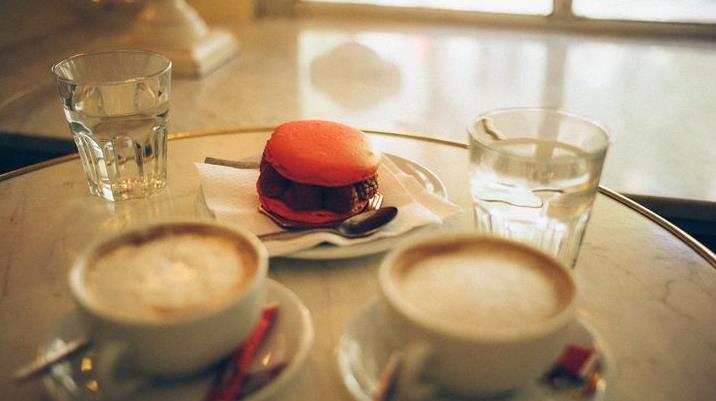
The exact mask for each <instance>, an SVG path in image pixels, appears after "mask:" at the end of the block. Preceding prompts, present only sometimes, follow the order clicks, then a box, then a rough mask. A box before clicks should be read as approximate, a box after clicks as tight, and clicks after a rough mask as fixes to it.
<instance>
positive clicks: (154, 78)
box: [52, 50, 172, 201]
mask: <svg viewBox="0 0 716 401" xmlns="http://www.w3.org/2000/svg"><path fill="white" fill-rule="evenodd" d="M171 68H172V63H171V61H169V60H168V59H167V58H166V57H164V56H161V55H159V54H156V53H151V52H146V51H139V50H116V51H106V52H98V53H88V54H78V55H75V56H72V57H70V58H67V59H65V60H63V61H60V62H59V63H57V64H56V65H55V66H54V67H53V68H52V72H53V73H54V74H55V76H56V78H57V89H58V91H59V95H60V99H61V100H62V103H63V106H64V109H65V117H66V118H67V122H68V123H69V126H70V130H71V131H72V134H73V136H74V140H75V143H76V144H77V149H78V151H79V153H80V158H81V160H82V167H83V168H84V171H85V173H86V175H87V183H88V185H89V189H90V192H91V193H92V194H93V195H95V196H99V197H102V198H104V199H107V200H112V201H116V200H121V199H130V198H142V197H145V196H147V195H148V194H150V193H152V192H154V191H156V190H158V189H160V188H163V187H164V186H165V185H166V179H167V122H168V118H169V95H170V88H171Z"/></svg>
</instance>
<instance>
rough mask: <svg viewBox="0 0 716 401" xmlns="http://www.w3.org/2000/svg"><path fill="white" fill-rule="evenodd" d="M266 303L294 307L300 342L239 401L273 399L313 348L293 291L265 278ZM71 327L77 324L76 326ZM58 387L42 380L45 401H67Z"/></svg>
mask: <svg viewBox="0 0 716 401" xmlns="http://www.w3.org/2000/svg"><path fill="white" fill-rule="evenodd" d="M278 294H280V295H278ZM277 298H278V299H277ZM266 299H267V302H271V301H279V300H288V303H289V304H292V305H293V308H295V310H296V312H295V313H297V314H298V315H299V316H300V319H299V321H300V323H299V325H297V327H299V326H300V331H299V334H298V335H299V336H300V338H299V339H298V343H297V346H296V353H295V355H294V357H293V358H291V360H290V361H289V362H288V365H286V367H285V368H284V369H283V370H282V371H281V373H279V375H278V376H277V377H276V378H275V379H273V380H272V381H271V382H270V383H269V384H267V385H265V386H264V387H262V388H260V389H259V390H257V391H255V392H254V393H252V394H249V395H248V396H246V397H244V398H242V400H243V401H264V400H266V399H268V398H270V397H272V396H273V395H275V394H276V393H277V392H278V391H279V390H281V389H282V388H284V387H286V386H287V385H288V384H290V382H291V380H293V379H294V378H295V377H296V375H297V374H298V373H299V371H300V370H301V368H303V366H304V365H305V364H306V361H307V359H308V356H309V355H310V352H311V349H312V348H313V343H314V341H315V328H314V326H313V320H312V318H311V313H310V311H309V309H308V308H307V307H306V305H305V304H304V303H303V301H302V300H301V299H300V297H299V296H298V295H297V294H296V293H295V292H293V290H291V289H290V288H288V287H286V286H285V285H283V284H282V283H280V282H278V281H276V280H273V279H270V278H267V280H266ZM284 302H286V301H284ZM279 308H280V307H279ZM280 310H281V309H279V319H280V316H281V313H280ZM73 314H75V315H76V314H78V309H77V307H73V308H72V309H70V310H69V311H67V312H66V313H65V314H63V316H62V317H61V318H60V319H58V320H57V321H56V322H55V324H54V326H53V327H52V329H51V331H50V334H49V335H48V336H47V337H46V338H45V339H44V340H43V342H42V344H41V345H40V346H39V347H38V355H41V354H43V352H44V350H45V349H46V348H47V347H48V346H49V345H50V344H51V342H52V341H54V340H56V339H58V338H61V337H60V336H59V335H58V331H59V330H60V328H61V325H62V323H63V321H64V320H65V319H68V318H69V317H70V316H71V315H73ZM73 324H79V322H76V323H73ZM79 329H80V331H84V330H85V329H84V328H79ZM287 329H289V330H288V331H290V332H295V331H293V330H290V329H291V327H287ZM58 386H59V385H57V384H55V383H53V379H52V378H51V375H46V376H45V377H43V378H42V388H43V392H44V393H45V395H46V397H47V399H48V400H53V401H67V398H66V397H63V396H61V395H60V394H58V393H57V392H56V390H55V389H57V388H58ZM196 401H201V400H196Z"/></svg>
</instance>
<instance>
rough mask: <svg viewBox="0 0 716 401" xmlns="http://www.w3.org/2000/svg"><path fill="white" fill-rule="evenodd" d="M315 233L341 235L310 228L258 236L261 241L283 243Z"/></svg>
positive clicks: (331, 230) (324, 229)
mask: <svg viewBox="0 0 716 401" xmlns="http://www.w3.org/2000/svg"><path fill="white" fill-rule="evenodd" d="M315 233H332V234H338V235H342V234H341V233H339V232H338V231H336V230H333V229H330V228H312V229H308V230H296V231H277V232H273V233H268V234H261V235H259V236H258V237H259V239H260V240H261V241H283V240H289V239H294V238H300V237H303V236H304V235H309V234H315Z"/></svg>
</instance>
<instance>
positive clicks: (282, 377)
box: [40, 280, 313, 401]
mask: <svg viewBox="0 0 716 401" xmlns="http://www.w3.org/2000/svg"><path fill="white" fill-rule="evenodd" d="M267 289H268V293H267V298H268V301H269V302H278V303H279V313H278V315H277V318H276V321H275V323H274V326H273V328H272V329H271V331H270V334H269V336H268V337H267V338H266V340H265V343H264V344H263V345H262V348H265V347H269V349H271V350H272V351H273V350H274V349H275V350H276V352H275V353H276V354H281V356H279V358H281V359H284V358H285V359H286V360H287V361H288V364H287V365H286V367H284V368H283V370H281V373H279V374H278V376H276V377H275V378H274V379H273V380H271V382H269V383H268V384H266V385H265V386H264V387H261V388H260V389H258V390H257V391H256V392H254V393H251V394H249V395H248V396H246V397H244V398H242V400H245V401H260V400H265V399H267V398H269V397H271V396H273V395H274V394H275V393H276V392H277V391H279V390H280V389H281V388H283V387H285V386H286V385H287V384H288V383H289V382H290V381H291V380H292V379H293V378H294V377H295V376H296V373H298V371H299V370H300V368H301V366H303V364H304V363H305V361H306V359H307V357H308V353H309V351H310V349H311V345H312V344H313V323H312V322H311V316H310V313H309V311H308V309H307V308H306V306H305V305H304V304H303V303H302V302H301V300H300V299H299V298H298V297H297V296H296V294H294V293H293V292H292V291H291V290H289V289H288V288H286V287H284V286H283V285H281V284H279V283H277V282H275V281H273V280H268V286H267ZM83 332H84V328H83V327H82V324H81V323H80V320H79V314H78V313H77V311H76V310H75V311H72V312H70V313H68V314H67V315H66V316H65V317H64V318H63V319H62V320H61V321H60V322H59V323H58V325H57V326H56V327H55V330H54V331H53V333H52V334H51V335H50V337H49V339H48V341H47V342H46V345H45V349H51V348H53V346H59V345H61V344H62V343H63V342H65V341H69V340H71V339H75V338H78V337H80V336H81V335H82V334H83ZM40 352H41V353H42V352H44V350H43V349H41V350H40ZM92 358H94V354H93V352H92V350H91V349H90V350H89V351H87V352H85V353H82V354H80V355H77V356H75V357H74V358H72V360H70V361H66V362H63V363H60V364H57V365H56V366H54V367H53V368H52V370H51V371H50V373H49V374H48V375H46V376H45V378H44V379H43V384H44V386H45V390H46V391H47V393H48V395H49V396H50V398H51V399H53V400H56V401H70V400H73V401H76V400H100V399H102V398H101V395H100V392H101V386H102V384H101V383H97V382H96V381H95V378H94V372H93V371H92V365H93V364H92ZM214 376H215V371H214V370H211V371H208V372H205V373H203V374H201V375H198V376H197V377H194V378H191V379H185V380H175V381H162V382H159V381H150V382H149V384H148V385H146V386H145V387H143V388H142V389H141V390H140V391H138V392H137V393H135V394H132V396H131V399H132V400H133V401H204V399H205V396H206V394H207V392H208V390H209V388H210V387H211V384H212V381H213V379H214ZM98 390H99V391H98Z"/></svg>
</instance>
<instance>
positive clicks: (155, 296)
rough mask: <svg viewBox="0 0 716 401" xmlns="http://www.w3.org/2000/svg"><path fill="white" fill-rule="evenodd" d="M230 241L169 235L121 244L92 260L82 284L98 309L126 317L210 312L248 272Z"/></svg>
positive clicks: (158, 317) (246, 262) (235, 289)
mask: <svg viewBox="0 0 716 401" xmlns="http://www.w3.org/2000/svg"><path fill="white" fill-rule="evenodd" d="M247 259H248V258H247V257H246V256H245V255H243V256H242V251H241V249H240V247H239V246H238V245H237V244H236V243H235V241H233V240H231V239H228V238H226V237H222V236H218V235H214V236H211V235H209V236H207V235H199V234H197V233H173V234H168V235H167V234H165V235H160V236H158V237H156V238H152V239H150V240H147V241H139V242H136V243H124V244H121V245H119V246H118V247H115V248H113V249H110V250H108V251H106V252H104V253H102V254H101V255H99V256H98V257H97V258H95V260H94V262H93V264H92V266H91V267H90V268H89V269H88V270H87V272H86V277H85V283H86V287H87V288H88V289H89V292H90V296H91V298H92V299H93V301H94V302H96V303H98V304H99V306H100V307H102V308H104V309H106V310H108V311H111V313H112V314H116V315H121V316H124V317H127V318H130V319H145V320H162V319H166V318H171V317H176V316H185V315H191V314H195V313H200V312H202V311H206V310H211V309H213V308H215V307H217V306H218V305H219V304H223V303H224V302H225V301H227V300H228V299H230V297H231V295H233V294H235V293H236V292H238V291H240V290H241V288H242V286H243V285H244V284H245V282H246V281H247V279H248V278H249V277H250V276H251V274H252V269H251V264H250V260H247Z"/></svg>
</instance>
